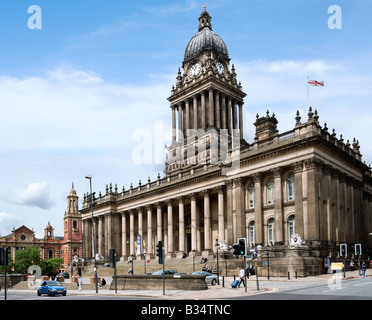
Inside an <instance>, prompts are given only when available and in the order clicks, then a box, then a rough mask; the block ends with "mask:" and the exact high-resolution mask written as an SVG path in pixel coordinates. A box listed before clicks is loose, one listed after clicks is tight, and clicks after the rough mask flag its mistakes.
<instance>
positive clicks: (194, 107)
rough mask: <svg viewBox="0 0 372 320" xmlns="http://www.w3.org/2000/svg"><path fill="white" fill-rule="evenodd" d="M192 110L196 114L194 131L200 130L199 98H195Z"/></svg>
mask: <svg viewBox="0 0 372 320" xmlns="http://www.w3.org/2000/svg"><path fill="white" fill-rule="evenodd" d="M192 108H193V112H194V116H193V120H194V130H195V131H196V130H198V96H196V95H195V96H194V97H193V103H192Z"/></svg>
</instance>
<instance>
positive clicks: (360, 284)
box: [354, 282, 372, 287]
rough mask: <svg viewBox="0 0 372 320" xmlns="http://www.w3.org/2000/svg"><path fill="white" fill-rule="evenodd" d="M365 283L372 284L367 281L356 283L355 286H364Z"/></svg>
mask: <svg viewBox="0 0 372 320" xmlns="http://www.w3.org/2000/svg"><path fill="white" fill-rule="evenodd" d="M365 284H372V283H371V282H365V283H359V284H354V287H357V286H364V285H365Z"/></svg>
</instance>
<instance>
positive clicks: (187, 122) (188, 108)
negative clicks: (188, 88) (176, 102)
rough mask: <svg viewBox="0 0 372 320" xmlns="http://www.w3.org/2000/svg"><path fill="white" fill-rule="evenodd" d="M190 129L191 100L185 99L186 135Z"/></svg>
mask: <svg viewBox="0 0 372 320" xmlns="http://www.w3.org/2000/svg"><path fill="white" fill-rule="evenodd" d="M189 129H190V102H189V99H186V101H185V128H184V136H185V137H186V136H187V133H188V130H189Z"/></svg>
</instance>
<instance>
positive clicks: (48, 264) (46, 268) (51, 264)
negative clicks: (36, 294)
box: [40, 258, 63, 276]
mask: <svg viewBox="0 0 372 320" xmlns="http://www.w3.org/2000/svg"><path fill="white" fill-rule="evenodd" d="M62 262H63V259H62V258H52V259H49V260H42V261H41V262H40V268H41V272H42V274H46V275H48V276H52V275H55V274H57V273H58V271H59V269H60V268H61V264H62Z"/></svg>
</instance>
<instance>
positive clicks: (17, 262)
mask: <svg viewBox="0 0 372 320" xmlns="http://www.w3.org/2000/svg"><path fill="white" fill-rule="evenodd" d="M40 262H41V258H40V250H39V249H38V248H37V247H35V246H30V247H27V248H26V249H25V250H17V251H16V253H15V258H14V263H13V267H14V272H17V273H27V270H28V268H29V267H30V266H32V265H40Z"/></svg>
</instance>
